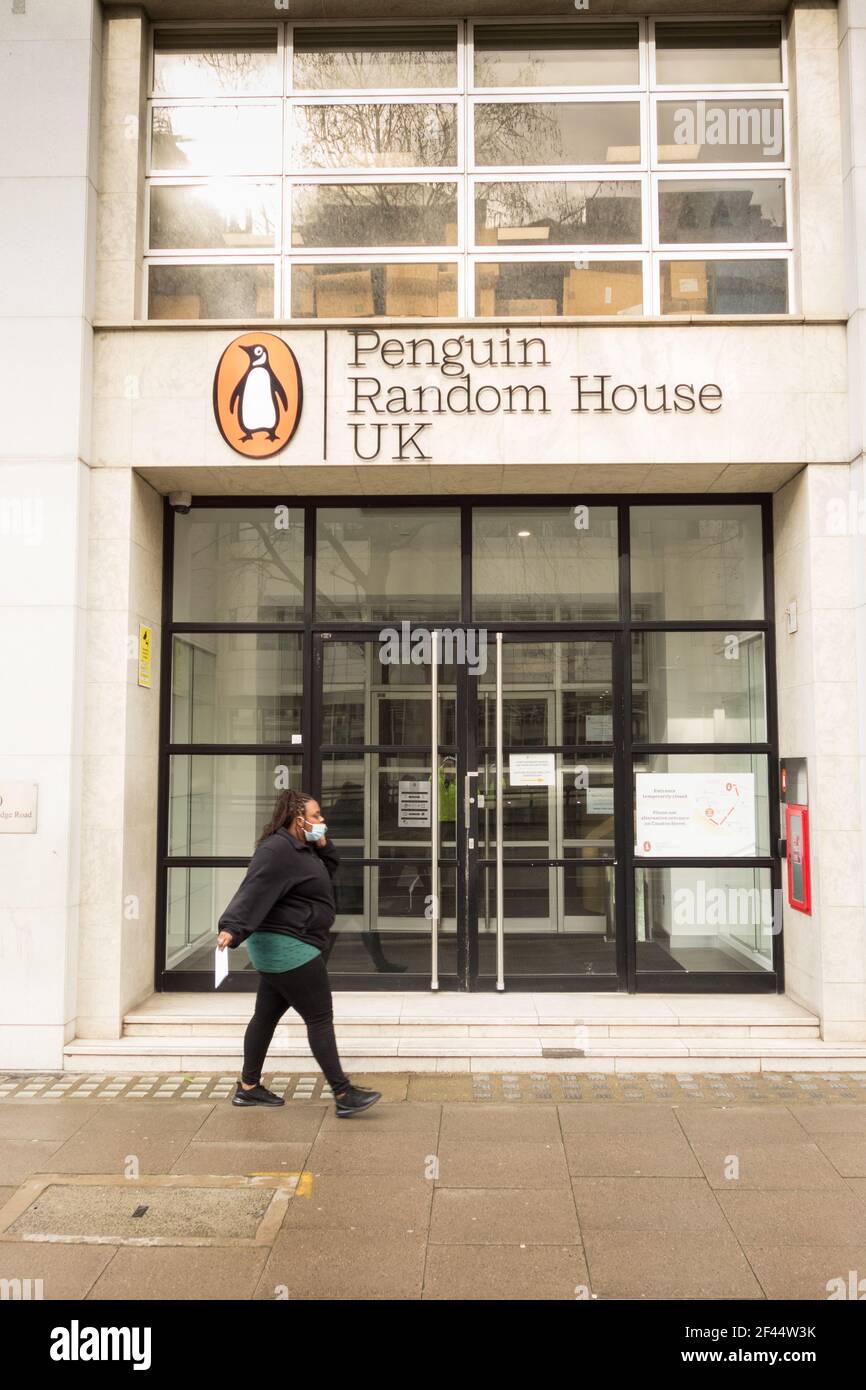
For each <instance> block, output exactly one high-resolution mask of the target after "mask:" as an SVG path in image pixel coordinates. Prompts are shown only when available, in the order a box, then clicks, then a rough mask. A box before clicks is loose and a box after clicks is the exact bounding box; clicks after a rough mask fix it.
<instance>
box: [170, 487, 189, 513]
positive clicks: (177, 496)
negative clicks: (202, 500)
mask: <svg viewBox="0 0 866 1390" xmlns="http://www.w3.org/2000/svg"><path fill="white" fill-rule="evenodd" d="M168 501H169V506H170V507H171V509H172V511H175V512H183V513H184V514H185V513H186V512H188V511H189V510H190V509H191V507H192V493H191V492H170V493H169V494H168Z"/></svg>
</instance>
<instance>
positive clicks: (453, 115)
mask: <svg viewBox="0 0 866 1390" xmlns="http://www.w3.org/2000/svg"><path fill="white" fill-rule="evenodd" d="M295 122H296V125H295V130H296V144H295V157H296V159H298V160H299V161H300V162H302V163H303V164H304V165H305V166H306V167H307V168H316V169H336V168H341V167H346V166H348V165H369V166H371V167H377V168H383V167H386V168H387V167H392V168H393V167H398V168H399V167H400V165H401V164H402V165H403V166H404V167H415V166H424V167H436V168H438V167H442V166H447V165H452V164H456V163H457V107H456V106H455V105H454V104H453V103H452V102H424V103H423V104H421V103H418V104H415V103H412V102H349V103H347V104H346V105H340V106H298V107H297V108H296V110H295Z"/></svg>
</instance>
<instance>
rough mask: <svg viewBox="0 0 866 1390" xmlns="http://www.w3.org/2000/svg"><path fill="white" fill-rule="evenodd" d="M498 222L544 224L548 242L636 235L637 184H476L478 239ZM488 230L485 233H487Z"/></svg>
mask: <svg viewBox="0 0 866 1390" xmlns="http://www.w3.org/2000/svg"><path fill="white" fill-rule="evenodd" d="M500 227H509V228H524V229H529V228H532V227H546V228H547V229H548V236H547V237H546V238H545V242H546V244H547V245H556V244H568V243H569V242H572V243H579V242H598V243H602V244H615V243H617V242H632V241H639V240H640V237H641V204H640V185H639V184H629V183H595V184H592V183H566V182H563V183H553V182H551V183H491V184H481V185H479V188H478V195H477V203H476V228H477V232H478V240H479V241H480V242H486V241H493V242H495V241H496V239H497V238H496V236H495V235H493V236H490V235H489V234H490V233H496V232H497V230H498V229H499V228H500ZM486 234H487V235H486Z"/></svg>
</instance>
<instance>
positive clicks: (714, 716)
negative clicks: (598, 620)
mask: <svg viewBox="0 0 866 1390" xmlns="http://www.w3.org/2000/svg"><path fill="white" fill-rule="evenodd" d="M632 644H633V650H632V682H633V685H632V708H633V713H634V736H635V739H636V740H637V741H638V742H640V743H764V742H765V741H766V738H767V716H766V700H765V694H764V638H763V635H762V634H761V633H760V632H730V633H726V632H636V633H634V634H633V638H632Z"/></svg>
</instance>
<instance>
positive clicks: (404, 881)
mask: <svg viewBox="0 0 866 1390" xmlns="http://www.w3.org/2000/svg"><path fill="white" fill-rule="evenodd" d="M439 872H440V913H441V917H440V922H439V970H440V972H441V973H442V974H445V975H454V974H455V973H456V970H457V919H456V887H457V875H456V870H455V869H453V868H449V867H448V866H447V865H443V866H442V867H441V868H440V871H439ZM334 889H335V892H336V898H337V917H336V921H335V922H334V925H333V927H332V928H331V936H332V938H333V942H334V944H333V949H332V951H331V954H330V956H329V957H328V972H329V974H331V975H334V974H337V975H347V974H351V975H375V974H390V973H401V974H402V973H408V974H410V975H420V976H426V977H427V979H428V981H429V976H430V931H431V927H430V916H429V915H428V914H429V911H430V899H429V895H430V878H429V861H428V860H427V859H425V857H424V856H423V855H420V856H419V855H417V854H415V855H409V856H407V857H405V858H401V859H394V860H392V861H390V862H386V863H383V864H370V865H363V864H357V863H356V864H353V863H351V861H346V860H344V861H343V863H342V864H341V866H340V871H339V873H338V874H337V877H336V879H335V880H334Z"/></svg>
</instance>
